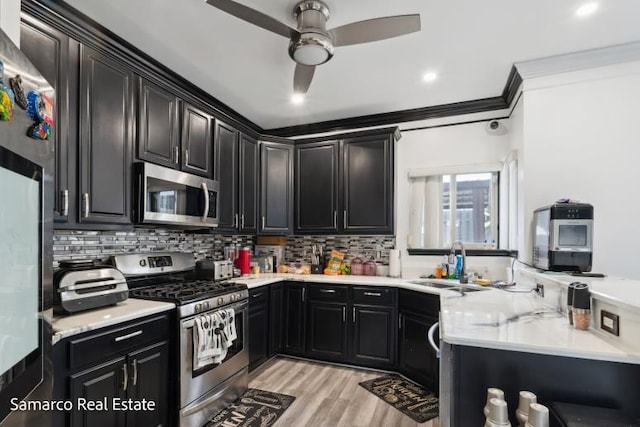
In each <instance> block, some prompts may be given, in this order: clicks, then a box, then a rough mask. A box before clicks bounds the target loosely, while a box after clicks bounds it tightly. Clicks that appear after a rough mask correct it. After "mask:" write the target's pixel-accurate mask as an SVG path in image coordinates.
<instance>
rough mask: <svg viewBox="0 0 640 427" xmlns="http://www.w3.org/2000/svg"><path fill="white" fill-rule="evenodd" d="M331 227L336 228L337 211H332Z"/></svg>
mask: <svg viewBox="0 0 640 427" xmlns="http://www.w3.org/2000/svg"><path fill="white" fill-rule="evenodd" d="M333 228H335V229H337V228H338V211H333Z"/></svg>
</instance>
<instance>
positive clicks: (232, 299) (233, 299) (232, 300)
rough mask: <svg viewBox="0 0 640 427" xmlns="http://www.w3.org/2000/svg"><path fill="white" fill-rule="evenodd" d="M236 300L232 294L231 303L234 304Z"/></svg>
mask: <svg viewBox="0 0 640 427" xmlns="http://www.w3.org/2000/svg"><path fill="white" fill-rule="evenodd" d="M235 300H236V296H235V295H234V294H231V302H234V301H235Z"/></svg>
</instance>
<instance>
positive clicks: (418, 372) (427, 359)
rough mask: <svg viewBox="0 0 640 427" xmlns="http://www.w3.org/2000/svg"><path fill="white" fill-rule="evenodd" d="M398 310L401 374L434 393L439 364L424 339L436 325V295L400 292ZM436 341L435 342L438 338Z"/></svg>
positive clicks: (437, 300) (438, 301) (437, 301)
mask: <svg viewBox="0 0 640 427" xmlns="http://www.w3.org/2000/svg"><path fill="white" fill-rule="evenodd" d="M399 311H400V325H399V329H398V331H399V332H398V333H399V337H398V345H399V352H400V359H399V363H398V367H399V369H400V372H401V373H402V374H404V375H406V376H407V377H408V378H410V379H412V380H414V381H416V382H418V383H420V384H422V385H424V386H426V387H429V388H430V389H431V390H432V391H434V392H436V393H437V392H438V379H439V366H440V365H439V361H438V358H437V357H436V352H435V350H434V349H433V348H432V347H431V345H430V344H429V342H428V340H427V332H428V331H429V328H430V327H431V326H432V325H433V324H434V323H436V322H438V317H439V311H440V299H439V296H438V295H432V294H425V293H421V292H414V291H408V290H404V289H403V290H401V291H400V303H399ZM435 338H436V340H437V336H436V337H435Z"/></svg>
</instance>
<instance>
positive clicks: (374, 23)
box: [329, 14, 420, 46]
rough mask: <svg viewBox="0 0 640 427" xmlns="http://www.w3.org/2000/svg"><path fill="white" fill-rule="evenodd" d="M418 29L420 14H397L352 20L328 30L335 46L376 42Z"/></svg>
mask: <svg viewBox="0 0 640 427" xmlns="http://www.w3.org/2000/svg"><path fill="white" fill-rule="evenodd" d="M416 31H420V15H417V14H416V15H398V16H387V17H385V18H376V19H368V20H366V21H359V22H353V23H351V24H346V25H342V26H340V27H336V28H334V29H332V30H329V34H331V37H332V38H333V43H334V45H335V46H348V45H352V44H359V43H369V42H376V41H378V40H384V39H390V38H392V37H398V36H403V35H405V34H410V33H415V32H416Z"/></svg>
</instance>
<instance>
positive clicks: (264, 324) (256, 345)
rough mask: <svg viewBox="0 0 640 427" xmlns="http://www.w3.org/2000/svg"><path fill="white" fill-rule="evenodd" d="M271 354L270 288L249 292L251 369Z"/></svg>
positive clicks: (263, 287) (264, 287)
mask: <svg viewBox="0 0 640 427" xmlns="http://www.w3.org/2000/svg"><path fill="white" fill-rule="evenodd" d="M268 356H269V288H268V287H267V286H262V287H260V288H256V289H252V290H251V291H250V292H249V371H252V370H254V369H255V368H257V367H258V366H260V364H262V362H264V361H265V360H267V357H268Z"/></svg>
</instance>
